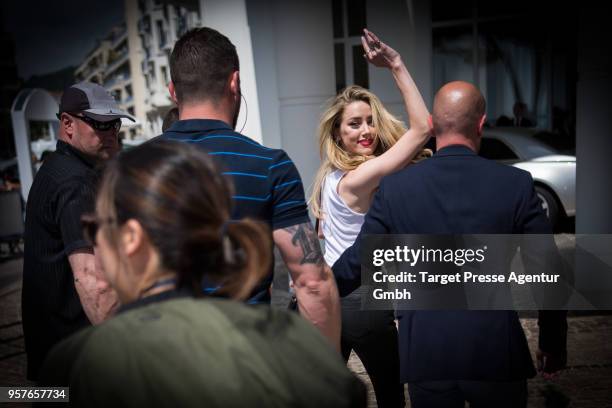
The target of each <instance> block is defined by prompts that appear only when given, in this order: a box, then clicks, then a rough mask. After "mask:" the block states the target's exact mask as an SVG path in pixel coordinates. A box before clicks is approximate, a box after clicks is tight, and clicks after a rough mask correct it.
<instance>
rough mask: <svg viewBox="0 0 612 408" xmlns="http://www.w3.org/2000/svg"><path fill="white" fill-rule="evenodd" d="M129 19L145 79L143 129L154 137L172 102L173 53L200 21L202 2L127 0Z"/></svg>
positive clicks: (135, 66)
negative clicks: (171, 63) (180, 39)
mask: <svg viewBox="0 0 612 408" xmlns="http://www.w3.org/2000/svg"><path fill="white" fill-rule="evenodd" d="M126 23H127V26H128V32H129V33H130V35H129V40H130V46H132V44H133V48H134V49H135V50H137V53H135V56H134V57H135V58H134V60H132V67H133V70H134V71H138V72H139V73H140V76H141V79H142V80H143V81H144V83H143V84H142V86H139V87H138V88H141V89H142V92H143V95H142V99H143V104H144V110H145V113H144V118H143V119H144V123H145V128H144V133H145V135H146V136H147V137H153V136H156V135H159V134H160V133H161V126H162V122H163V118H164V116H165V114H166V112H167V111H168V110H169V109H170V108H171V107H172V105H173V103H172V101H171V100H170V95H169V93H168V83H169V82H170V63H169V61H170V53H171V52H172V48H173V47H174V43H175V42H176V40H177V39H178V38H179V37H180V36H181V35H182V34H183V33H184V32H186V31H187V30H189V29H191V28H193V27H197V26H199V25H200V12H199V4H198V3H197V2H196V1H193V2H190V1H163V2H162V1H158V0H126ZM135 33H137V36H135V35H134V34H135ZM139 92H140V91H139Z"/></svg>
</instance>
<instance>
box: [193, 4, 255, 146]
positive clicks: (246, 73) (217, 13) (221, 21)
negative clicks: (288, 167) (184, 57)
mask: <svg viewBox="0 0 612 408" xmlns="http://www.w3.org/2000/svg"><path fill="white" fill-rule="evenodd" d="M200 13H201V17H202V19H201V20H202V25H203V26H206V27H211V28H214V29H215V30H218V31H219V32H221V33H222V34H223V35H225V36H227V37H228V38H229V39H230V41H231V42H232V43H233V44H234V45H235V46H236V50H237V51H238V58H239V59H240V84H241V88H242V95H243V96H244V98H245V99H246V105H247V106H248V117H247V118H246V125H245V126H244V130H242V133H244V134H245V135H246V136H249V137H250V138H252V139H254V140H256V141H258V142H261V141H262V137H261V121H260V115H259V100H258V96H257V83H256V77H255V64H254V60H253V47H252V45H251V33H250V28H249V22H248V19H247V9H246V1H245V0H200ZM244 105H245V103H244V101H243V102H242V107H241V109H240V115H239V116H238V123H237V125H236V127H237V129H236V130H240V129H241V128H242V126H243V124H244V123H245V113H246V109H245V106H244Z"/></svg>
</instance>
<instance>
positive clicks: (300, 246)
mask: <svg viewBox="0 0 612 408" xmlns="http://www.w3.org/2000/svg"><path fill="white" fill-rule="evenodd" d="M273 237H274V243H275V244H276V245H277V246H278V248H279V250H280V252H281V254H282V256H283V260H284V261H285V264H286V265H287V268H288V269H289V273H291V278H292V279H293V284H294V287H295V292H296V298H297V300H298V306H299V310H300V314H301V315H302V316H304V318H306V319H307V320H309V321H310V322H311V323H312V324H314V325H315V326H316V327H317V328H318V329H319V330H320V331H321V332H322V333H323V335H324V336H325V337H327V338H328V339H329V340H330V342H331V343H332V345H333V346H334V347H335V348H336V349H337V350H338V351H339V350H340V300H339V297H338V289H337V287H336V281H335V279H334V276H333V275H332V272H331V269H330V268H329V267H328V266H327V265H326V264H325V261H324V259H323V254H322V253H321V247H320V245H319V240H318V239H317V234H316V232H315V230H314V228H313V227H312V224H311V223H310V222H305V223H302V224H297V225H293V226H290V227H286V228H280V229H277V230H274V233H273Z"/></svg>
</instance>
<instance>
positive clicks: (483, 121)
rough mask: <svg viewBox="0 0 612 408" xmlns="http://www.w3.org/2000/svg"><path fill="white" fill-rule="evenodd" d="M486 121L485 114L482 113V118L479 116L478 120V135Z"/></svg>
mask: <svg viewBox="0 0 612 408" xmlns="http://www.w3.org/2000/svg"><path fill="white" fill-rule="evenodd" d="M486 122H487V115H486V114H485V115H482V118H480V121H479V122H478V135H479V136H480V135H481V134H482V128H483V127H484V125H485V123H486Z"/></svg>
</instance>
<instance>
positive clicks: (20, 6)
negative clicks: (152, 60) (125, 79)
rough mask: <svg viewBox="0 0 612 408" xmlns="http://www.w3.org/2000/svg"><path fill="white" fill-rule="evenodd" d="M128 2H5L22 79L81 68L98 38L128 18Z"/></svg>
mask: <svg viewBox="0 0 612 408" xmlns="http://www.w3.org/2000/svg"><path fill="white" fill-rule="evenodd" d="M124 7H125V6H124V0H104V1H101V0H97V1H82V0H59V1H41V0H37V1H28V0H21V1H19V0H3V1H2V2H1V5H0V8H1V10H2V25H3V28H4V31H6V32H9V33H10V34H11V36H12V38H13V40H14V42H15V53H16V62H17V68H18V71H19V76H20V77H21V78H23V79H26V80H27V79H28V78H29V77H30V76H32V75H39V74H46V73H49V72H53V71H57V70H60V69H62V68H65V67H67V66H70V65H78V64H79V63H80V62H81V61H82V60H83V58H84V57H85V55H86V54H87V53H88V52H89V51H91V50H92V49H93V47H94V46H95V44H96V39H99V38H102V37H104V36H105V35H106V34H107V33H108V31H109V30H110V28H111V27H112V26H113V25H115V24H118V23H120V22H122V21H123V19H124Z"/></svg>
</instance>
